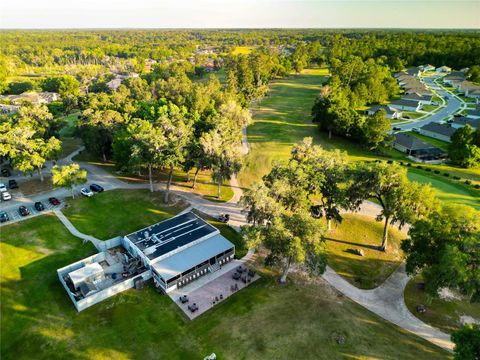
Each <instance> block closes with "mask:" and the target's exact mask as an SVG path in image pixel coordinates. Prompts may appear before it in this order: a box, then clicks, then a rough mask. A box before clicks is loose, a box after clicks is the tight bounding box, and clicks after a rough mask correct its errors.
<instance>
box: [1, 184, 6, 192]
mask: <svg viewBox="0 0 480 360" xmlns="http://www.w3.org/2000/svg"><path fill="white" fill-rule="evenodd" d="M4 191H7V187H6V186H5V184H4V183H0V192H4Z"/></svg>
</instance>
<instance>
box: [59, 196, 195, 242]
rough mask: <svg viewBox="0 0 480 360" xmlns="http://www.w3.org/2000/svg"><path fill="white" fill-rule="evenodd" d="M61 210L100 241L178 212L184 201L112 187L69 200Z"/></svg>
mask: <svg viewBox="0 0 480 360" xmlns="http://www.w3.org/2000/svg"><path fill="white" fill-rule="evenodd" d="M67 201H68V205H69V206H68V208H67V209H66V210H64V211H63V213H64V214H65V215H66V216H67V217H68V219H69V220H70V221H71V222H72V223H73V225H74V226H75V227H76V228H77V229H78V230H79V231H80V232H82V233H84V234H88V235H92V236H94V237H96V238H98V239H101V240H108V239H110V238H112V237H115V236H123V235H127V234H129V233H131V232H133V231H135V230H139V229H142V228H144V227H146V226H149V225H151V224H154V223H157V222H159V221H162V220H165V219H167V218H169V217H172V216H174V215H176V214H178V213H179V212H180V211H181V210H183V209H185V208H186V207H187V204H185V203H183V202H179V203H176V204H173V205H172V204H165V203H164V193H163V192H154V193H151V192H150V191H148V190H111V191H106V192H102V193H98V194H95V195H94V196H92V197H90V198H85V197H78V198H75V199H74V200H71V198H70V199H68V200H67Z"/></svg>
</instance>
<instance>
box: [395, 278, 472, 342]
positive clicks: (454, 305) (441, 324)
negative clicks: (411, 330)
mask: <svg viewBox="0 0 480 360" xmlns="http://www.w3.org/2000/svg"><path fill="white" fill-rule="evenodd" d="M421 282H422V277H421V276H417V277H415V278H414V279H412V280H410V281H409V282H408V284H407V286H406V287H405V293H404V295H405V304H406V305H407V307H408V309H409V310H410V311H411V313H412V314H414V315H415V316H416V317H418V318H419V319H420V320H422V321H424V322H426V323H427V324H430V325H432V326H433V327H436V328H438V329H440V330H442V331H444V332H447V333H452V332H453V331H455V330H457V329H458V328H459V327H460V326H461V325H462V323H461V317H462V316H468V317H471V318H473V319H475V320H476V321H479V322H480V303H470V302H469V301H467V300H465V299H462V298H461V297H460V296H459V295H458V294H455V295H456V296H458V299H442V298H432V297H431V296H429V295H428V294H427V293H425V291H424V290H423V289H421V288H420V287H419V286H417V283H421ZM417 305H424V306H426V308H427V311H426V312H425V313H423V314H420V313H418V312H417V311H416V307H417Z"/></svg>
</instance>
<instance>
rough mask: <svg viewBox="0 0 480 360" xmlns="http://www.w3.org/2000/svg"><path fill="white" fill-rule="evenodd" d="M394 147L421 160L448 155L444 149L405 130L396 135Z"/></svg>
mask: <svg viewBox="0 0 480 360" xmlns="http://www.w3.org/2000/svg"><path fill="white" fill-rule="evenodd" d="M393 147H394V148H395V149H397V150H398V151H401V152H403V153H405V154H407V155H409V156H411V157H413V158H416V159H417V160H420V161H431V160H439V159H445V158H446V157H447V154H446V153H445V152H444V151H443V150H441V149H439V148H437V147H435V146H433V145H431V144H427V143H426V142H424V141H422V140H420V139H419V138H417V137H415V136H413V135H411V134H407V133H403V132H401V133H397V134H395V135H394V141H393Z"/></svg>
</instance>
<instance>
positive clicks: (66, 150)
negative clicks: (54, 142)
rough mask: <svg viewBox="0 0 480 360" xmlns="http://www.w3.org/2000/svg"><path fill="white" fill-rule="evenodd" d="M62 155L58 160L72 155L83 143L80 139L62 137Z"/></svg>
mask: <svg viewBox="0 0 480 360" xmlns="http://www.w3.org/2000/svg"><path fill="white" fill-rule="evenodd" d="M61 141H62V153H61V154H60V155H59V157H58V158H59V159H62V158H64V157H66V156H68V155H70V154H71V153H73V152H74V151H75V150H77V149H78V148H80V146H82V144H83V142H82V140H81V139H79V138H76V137H62V138H61Z"/></svg>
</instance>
